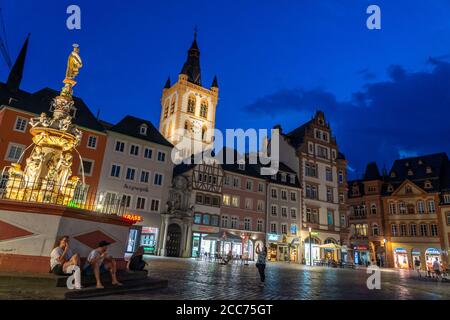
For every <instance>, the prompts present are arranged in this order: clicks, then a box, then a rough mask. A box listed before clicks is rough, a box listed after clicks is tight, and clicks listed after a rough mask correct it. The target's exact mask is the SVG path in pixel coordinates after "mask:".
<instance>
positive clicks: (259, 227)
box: [256, 219, 264, 232]
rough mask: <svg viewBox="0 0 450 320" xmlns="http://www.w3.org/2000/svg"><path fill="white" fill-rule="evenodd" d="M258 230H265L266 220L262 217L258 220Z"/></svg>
mask: <svg viewBox="0 0 450 320" xmlns="http://www.w3.org/2000/svg"><path fill="white" fill-rule="evenodd" d="M256 231H258V232H264V221H263V220H261V219H258V221H257V222H256Z"/></svg>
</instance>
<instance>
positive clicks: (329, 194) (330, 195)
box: [327, 188, 333, 202]
mask: <svg viewBox="0 0 450 320" xmlns="http://www.w3.org/2000/svg"><path fill="white" fill-rule="evenodd" d="M327 201H328V202H333V189H332V188H327Z"/></svg>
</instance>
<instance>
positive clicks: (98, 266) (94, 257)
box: [83, 241, 122, 289]
mask: <svg viewBox="0 0 450 320" xmlns="http://www.w3.org/2000/svg"><path fill="white" fill-rule="evenodd" d="M110 244H111V243H109V242H108V241H100V242H99V244H98V246H97V248H95V249H94V250H92V251H91V253H89V256H88V257H87V260H86V264H85V266H84V270H83V272H84V274H85V275H92V274H94V276H95V281H96V282H97V288H100V289H103V288H104V287H103V284H102V281H101V277H100V276H101V274H102V273H106V272H110V273H111V279H112V284H113V285H115V286H121V285H122V283H120V282H119V281H118V280H117V275H116V271H117V267H116V261H115V260H114V259H113V257H111V256H110V255H108V252H107V250H108V246H109V245H110Z"/></svg>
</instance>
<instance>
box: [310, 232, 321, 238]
mask: <svg viewBox="0 0 450 320" xmlns="http://www.w3.org/2000/svg"><path fill="white" fill-rule="evenodd" d="M311 235H312V236H313V237H317V236H318V235H319V233H318V232H317V231H314V232H311Z"/></svg>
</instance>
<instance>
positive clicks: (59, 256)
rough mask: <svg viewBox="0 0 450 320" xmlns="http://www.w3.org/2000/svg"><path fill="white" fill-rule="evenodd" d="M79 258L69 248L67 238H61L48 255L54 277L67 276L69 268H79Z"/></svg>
mask: <svg viewBox="0 0 450 320" xmlns="http://www.w3.org/2000/svg"><path fill="white" fill-rule="evenodd" d="M79 265H80V257H79V256H78V254H76V253H75V254H74V253H73V252H72V250H70V247H69V236H62V237H61V238H60V239H59V241H58V244H57V246H56V247H55V248H54V249H53V250H52V253H51V254H50V269H51V270H52V273H54V274H56V275H66V274H69V272H68V270H67V269H68V268H69V267H70V266H79Z"/></svg>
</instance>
